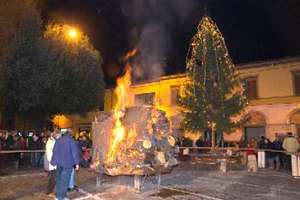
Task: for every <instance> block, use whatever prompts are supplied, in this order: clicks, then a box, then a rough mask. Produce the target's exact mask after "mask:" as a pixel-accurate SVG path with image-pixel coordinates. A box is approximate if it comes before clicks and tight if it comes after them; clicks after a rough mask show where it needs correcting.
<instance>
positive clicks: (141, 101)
mask: <svg viewBox="0 0 300 200" xmlns="http://www.w3.org/2000/svg"><path fill="white" fill-rule="evenodd" d="M154 95H155V93H154V92H151V93H144V94H136V95H135V96H134V101H135V105H153V104H154Z"/></svg>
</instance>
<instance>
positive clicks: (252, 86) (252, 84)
mask: <svg viewBox="0 0 300 200" xmlns="http://www.w3.org/2000/svg"><path fill="white" fill-rule="evenodd" d="M244 88H245V94H246V96H247V98H248V100H253V99H257V98H258V95H257V79H256V77H249V78H246V79H244Z"/></svg>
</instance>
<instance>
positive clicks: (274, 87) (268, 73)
mask: <svg viewBox="0 0 300 200" xmlns="http://www.w3.org/2000/svg"><path fill="white" fill-rule="evenodd" d="M237 68H238V70H239V73H240V77H241V78H242V80H243V84H244V87H245V89H246V95H247V97H248V100H249V104H248V105H247V107H246V109H245V111H244V112H243V113H242V115H241V116H238V117H240V118H242V119H244V120H245V121H246V123H245V124H244V125H243V127H242V128H240V129H238V130H236V131H235V132H233V133H230V134H225V140H228V141H239V140H242V139H247V138H251V137H259V136H262V135H265V136H266V137H268V138H269V139H271V140H273V139H274V137H275V133H279V134H285V133H286V132H293V133H294V134H297V135H298V136H300V58H289V59H281V60H276V61H267V62H256V63H250V64H244V65H238V66H237ZM185 81H186V75H185V74H178V75H171V76H163V77H160V78H159V79H157V80H153V81H150V82H144V83H139V84H134V85H132V86H131V88H130V92H129V96H128V99H129V102H128V104H129V105H128V106H136V105H140V104H150V105H151V104H153V105H156V106H158V107H159V108H160V109H162V110H164V111H166V113H167V116H168V117H169V119H171V121H172V122H173V126H176V125H178V124H179V121H178V120H180V109H179V108H178V106H177V104H176V102H177V98H178V95H180V93H181V92H182V91H183V90H184V84H185ZM115 100H116V97H115V95H114V93H113V89H107V90H106V92H105V102H104V111H111V110H112V109H113V105H114V103H115ZM96 115H97V112H92V113H89V114H88V115H87V116H85V117H82V116H66V119H65V121H66V124H67V125H68V126H73V128H74V130H76V131H80V130H82V129H89V127H90V126H91V122H92V121H93V120H94V117H95V116H96ZM60 123H61V126H64V123H65V122H62V121H61V122H60Z"/></svg>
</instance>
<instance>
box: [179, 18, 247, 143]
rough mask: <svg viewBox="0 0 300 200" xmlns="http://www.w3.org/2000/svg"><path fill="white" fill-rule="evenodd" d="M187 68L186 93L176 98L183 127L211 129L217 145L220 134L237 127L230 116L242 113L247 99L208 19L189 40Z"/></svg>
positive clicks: (221, 138) (201, 23) (223, 46)
mask: <svg viewBox="0 0 300 200" xmlns="http://www.w3.org/2000/svg"><path fill="white" fill-rule="evenodd" d="M186 67H187V82H186V84H185V90H184V91H185V92H184V94H183V95H182V96H181V97H180V99H179V106H180V107H181V108H182V112H183V116H184V119H183V121H182V128H183V129H184V130H186V131H189V132H203V131H207V130H213V133H214V134H215V135H216V136H217V139H218V142H220V141H223V133H225V132H226V133H230V132H231V131H232V130H233V129H234V128H235V127H237V126H238V124H239V122H238V121H233V117H234V116H236V115H238V114H239V113H240V112H241V111H242V110H243V108H244V106H245V103H246V98H245V96H244V94H243V90H242V87H241V82H240V79H239V77H238V73H237V71H236V69H235V66H234V64H233V63H232V61H231V58H230V56H229V54H228V50H227V48H226V45H225V41H224V38H223V37H222V34H221V32H220V31H219V29H218V27H217V25H216V24H215V23H214V22H213V21H212V19H211V18H209V17H207V16H204V17H203V18H202V20H201V22H200V24H199V26H198V31H197V33H196V34H195V36H194V37H193V39H192V41H191V44H190V49H189V53H188V56H187V61H186ZM213 138H214V137H213ZM213 140H214V139H213ZM213 143H214V141H213ZM213 146H214V145H213Z"/></svg>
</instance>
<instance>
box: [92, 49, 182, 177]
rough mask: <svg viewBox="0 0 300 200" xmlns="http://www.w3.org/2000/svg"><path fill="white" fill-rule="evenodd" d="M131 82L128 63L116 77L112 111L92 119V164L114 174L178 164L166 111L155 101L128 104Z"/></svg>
mask: <svg viewBox="0 0 300 200" xmlns="http://www.w3.org/2000/svg"><path fill="white" fill-rule="evenodd" d="M134 53H136V51H134V52H130V53H129V54H128V56H126V59H128V58H129V57H130V56H133V55H134ZM130 85H131V67H130V65H127V66H126V73H125V74H124V76H122V77H120V78H119V79H117V86H116V88H115V90H114V92H115V95H116V97H117V101H116V103H115V106H114V109H113V111H112V112H107V113H104V112H102V113H100V114H99V116H98V117H97V118H96V119H95V121H94V122H93V126H92V131H93V148H94V149H95V152H96V153H95V154H94V156H93V163H94V164H93V165H94V166H101V167H102V168H103V169H104V172H105V173H106V174H108V175H112V176H116V175H145V174H148V175H151V174H155V173H157V172H158V171H159V172H165V171H170V170H171V169H172V167H173V166H175V165H176V164H177V160H176V159H175V158H174V147H175V143H176V141H175V139H174V137H173V136H172V132H171V129H170V125H169V120H168V118H167V117H166V113H165V112H164V111H162V110H160V109H158V108H157V107H156V106H155V105H154V106H149V105H142V106H137V107H128V104H129V103H128V97H129V88H130Z"/></svg>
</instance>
